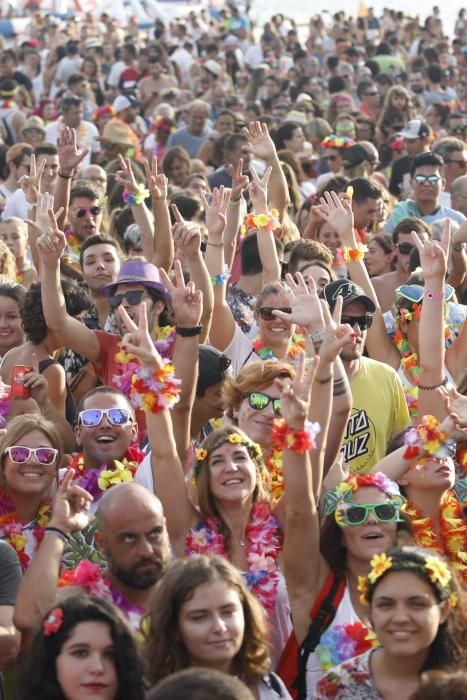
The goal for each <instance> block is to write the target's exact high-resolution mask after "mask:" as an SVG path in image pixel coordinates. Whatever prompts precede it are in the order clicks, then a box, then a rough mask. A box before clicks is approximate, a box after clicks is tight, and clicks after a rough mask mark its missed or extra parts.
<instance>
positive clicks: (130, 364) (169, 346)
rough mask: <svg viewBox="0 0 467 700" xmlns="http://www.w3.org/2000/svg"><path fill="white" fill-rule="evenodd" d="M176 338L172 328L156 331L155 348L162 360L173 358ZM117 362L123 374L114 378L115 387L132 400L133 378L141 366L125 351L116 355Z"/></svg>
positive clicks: (163, 327)
mask: <svg viewBox="0 0 467 700" xmlns="http://www.w3.org/2000/svg"><path fill="white" fill-rule="evenodd" d="M175 338H176V334H175V328H173V327H172V326H161V327H158V328H157V329H156V333H155V341H154V346H155V348H156V350H157V352H158V353H159V355H160V356H161V357H162V359H167V358H170V357H171V356H172V352H173V346H174V343H175ZM115 361H116V362H117V363H118V364H119V365H120V367H121V374H119V375H115V376H114V377H113V381H114V383H115V386H116V387H117V388H118V389H120V391H121V392H123V393H124V394H125V396H128V398H130V395H131V393H132V386H133V381H132V378H133V375H134V374H135V373H136V371H137V370H138V369H139V367H140V366H141V365H140V363H139V361H138V360H137V359H136V357H135V356H134V355H129V354H128V353H126V352H124V351H123V350H119V351H118V352H117V353H116V355H115Z"/></svg>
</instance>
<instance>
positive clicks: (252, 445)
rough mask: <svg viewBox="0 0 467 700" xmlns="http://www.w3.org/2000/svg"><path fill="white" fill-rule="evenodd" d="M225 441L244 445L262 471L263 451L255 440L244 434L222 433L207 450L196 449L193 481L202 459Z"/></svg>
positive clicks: (197, 475)
mask: <svg viewBox="0 0 467 700" xmlns="http://www.w3.org/2000/svg"><path fill="white" fill-rule="evenodd" d="M226 442H230V444H231V445H243V446H244V447H246V449H247V452H248V454H249V455H250V457H251V458H252V459H253V461H254V462H256V464H257V465H258V468H259V470H260V471H261V472H262V471H264V461H263V453H262V451H261V447H260V446H259V445H258V443H257V442H253V441H252V440H250V439H249V438H248V437H246V435H240V434H239V433H230V434H229V435H225V433H223V434H222V435H220V436H219V439H218V440H216V441H215V442H214V444H213V445H212V446H211V447H210V448H209V450H207V449H206V448H205V447H200V448H199V449H197V450H196V462H195V466H194V467H193V476H194V480H195V482H196V481H197V480H198V478H199V475H200V472H201V467H202V466H203V463H204V461H205V460H206V459H207V458H208V456H209V454H210V453H211V452H214V450H217V449H218V448H219V447H221V446H222V445H224V444H225V443H226Z"/></svg>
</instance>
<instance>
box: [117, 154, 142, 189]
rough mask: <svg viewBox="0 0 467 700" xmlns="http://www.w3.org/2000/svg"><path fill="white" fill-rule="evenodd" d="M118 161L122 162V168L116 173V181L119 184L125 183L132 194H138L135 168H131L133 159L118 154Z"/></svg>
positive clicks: (124, 185) (125, 186)
mask: <svg viewBox="0 0 467 700" xmlns="http://www.w3.org/2000/svg"><path fill="white" fill-rule="evenodd" d="M118 161H119V163H120V170H117V172H116V173H115V182H117V183H118V184H119V185H123V187H124V188H125V189H127V190H128V192H129V193H130V194H136V193H137V192H138V191H139V189H138V183H137V182H136V179H135V176H134V174H133V170H132V168H131V160H130V159H129V158H123V156H122V155H121V154H120V153H119V154H118Z"/></svg>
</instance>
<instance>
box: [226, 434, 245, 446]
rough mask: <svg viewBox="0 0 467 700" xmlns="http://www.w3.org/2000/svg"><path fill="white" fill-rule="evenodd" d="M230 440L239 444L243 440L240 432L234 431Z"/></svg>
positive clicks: (234, 443) (233, 443)
mask: <svg viewBox="0 0 467 700" xmlns="http://www.w3.org/2000/svg"><path fill="white" fill-rule="evenodd" d="M229 442H230V443H232V445H239V444H240V443H241V442H243V440H242V437H241V436H240V435H239V434H238V433H232V435H229Z"/></svg>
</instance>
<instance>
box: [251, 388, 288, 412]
mask: <svg viewBox="0 0 467 700" xmlns="http://www.w3.org/2000/svg"><path fill="white" fill-rule="evenodd" d="M271 402H272V408H273V411H274V414H275V415H276V416H280V415H281V400H280V398H273V397H272V396H268V394H263V392H262V391H252V392H251V393H250V394H248V403H249V404H250V407H251V408H254V409H255V410H257V411H263V410H264V409H265V408H266V407H267V406H269V404H270V403H271Z"/></svg>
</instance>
